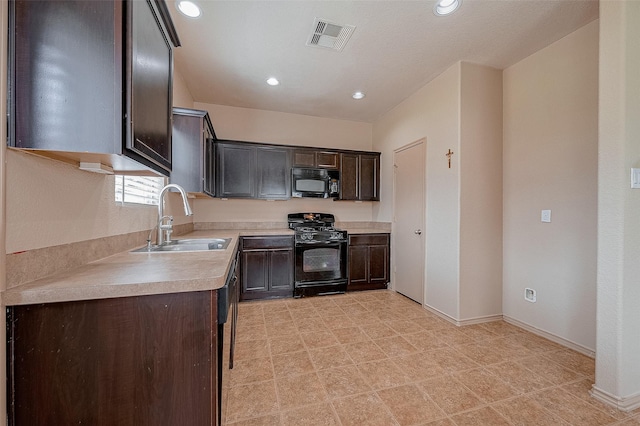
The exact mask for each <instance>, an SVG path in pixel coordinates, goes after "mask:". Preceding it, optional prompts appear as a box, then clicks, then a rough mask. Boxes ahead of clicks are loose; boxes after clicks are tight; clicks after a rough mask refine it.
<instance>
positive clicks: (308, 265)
mask: <svg viewBox="0 0 640 426" xmlns="http://www.w3.org/2000/svg"><path fill="white" fill-rule="evenodd" d="M288 223H289V228H291V229H293V230H295V253H296V257H295V275H294V277H295V287H294V292H293V295H294V297H306V296H319V295H325V294H337V293H344V292H346V291H347V251H348V250H347V231H344V230H342V229H338V228H335V227H334V223H335V217H334V216H333V215H332V214H328V213H291V214H289V215H288Z"/></svg>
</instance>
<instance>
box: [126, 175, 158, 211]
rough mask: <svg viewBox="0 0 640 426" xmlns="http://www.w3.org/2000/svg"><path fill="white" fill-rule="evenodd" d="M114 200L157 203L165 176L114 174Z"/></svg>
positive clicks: (131, 202) (146, 203) (147, 203)
mask: <svg viewBox="0 0 640 426" xmlns="http://www.w3.org/2000/svg"><path fill="white" fill-rule="evenodd" d="M115 178H116V202H120V203H128V204H145V205H155V206H157V205H158V195H159V194H160V191H161V190H162V188H163V186H164V183H165V178H163V177H151V176H122V175H116V177H115Z"/></svg>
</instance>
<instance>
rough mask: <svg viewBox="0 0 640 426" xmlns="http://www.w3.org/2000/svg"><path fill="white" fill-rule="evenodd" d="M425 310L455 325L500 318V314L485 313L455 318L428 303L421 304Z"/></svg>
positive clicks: (479, 322) (480, 322) (498, 319)
mask: <svg viewBox="0 0 640 426" xmlns="http://www.w3.org/2000/svg"><path fill="white" fill-rule="evenodd" d="M422 306H423V307H424V308H425V309H426V310H427V311H429V312H431V313H432V314H435V315H437V316H439V317H440V318H442V319H443V320H445V321H448V322H450V323H451V324H454V325H457V326H464V325H473V324H482V323H484V322H492V321H500V320H501V319H502V315H500V314H498V315H487V316H485V317H476V318H469V319H464V320H457V319H455V318H453V317H451V316H449V315H447V314H445V313H444V312H442V311H439V310H438V309H436V308H434V307H432V306H429V305H426V304H425V305H422Z"/></svg>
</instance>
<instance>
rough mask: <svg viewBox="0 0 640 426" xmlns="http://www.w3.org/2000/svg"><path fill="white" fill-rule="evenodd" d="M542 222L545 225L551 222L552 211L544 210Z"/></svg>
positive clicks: (541, 217)
mask: <svg viewBox="0 0 640 426" xmlns="http://www.w3.org/2000/svg"><path fill="white" fill-rule="evenodd" d="M540 220H541V221H542V222H545V223H548V222H551V210H542V214H541V215H540Z"/></svg>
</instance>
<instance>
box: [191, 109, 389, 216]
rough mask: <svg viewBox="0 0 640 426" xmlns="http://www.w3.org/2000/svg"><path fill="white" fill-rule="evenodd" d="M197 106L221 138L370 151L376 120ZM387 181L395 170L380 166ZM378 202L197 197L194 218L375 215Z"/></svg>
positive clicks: (383, 177) (382, 175) (382, 176)
mask: <svg viewBox="0 0 640 426" xmlns="http://www.w3.org/2000/svg"><path fill="white" fill-rule="evenodd" d="M194 108H197V109H202V110H206V111H209V115H210V117H211V122H212V123H213V127H214V129H215V132H216V136H217V137H218V138H219V139H231V140H242V141H250V142H264V143H273V144H280V145H305V146H317V147H324V148H341V149H353V150H363V151H371V149H372V144H371V131H372V125H371V124H369V123H362V122H356V121H345V120H335V119H329V118H320V117H311V116H307V115H298V114H288V113H282V112H275V111H264V110H256V109H247V108H237V107H228V106H222V105H213V104H203V103H197V102H196V103H195V104H194ZM381 179H382V180H383V181H387V180H389V179H391V175H390V174H387V173H385V172H384V171H383V172H381ZM374 204H376V203H374V202H354V201H333V200H313V199H293V200H287V201H265V200H234V199H229V200H220V199H197V200H195V204H194V205H195V209H194V213H195V216H194V221H195V222H283V223H285V222H286V220H287V214H288V213H294V212H300V211H320V212H324V213H332V214H334V215H335V216H336V220H338V221H371V220H372V206H373V205H374Z"/></svg>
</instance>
